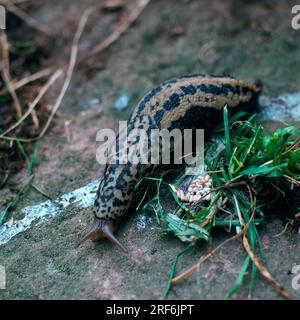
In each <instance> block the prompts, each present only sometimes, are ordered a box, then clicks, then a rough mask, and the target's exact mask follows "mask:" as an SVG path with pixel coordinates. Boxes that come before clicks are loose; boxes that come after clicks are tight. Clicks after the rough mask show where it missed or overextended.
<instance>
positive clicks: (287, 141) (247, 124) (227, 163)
mask: <svg viewBox="0 0 300 320" xmlns="http://www.w3.org/2000/svg"><path fill="white" fill-rule="evenodd" d="M241 116H245V114H244V113H243V114H237V115H235V116H234V117H232V118H231V119H229V118H228V113H227V108H226V107H225V108H224V121H223V125H222V126H221V127H219V128H218V129H217V130H216V135H215V138H214V139H213V141H212V143H211V144H210V146H209V148H208V149H207V150H206V152H205V165H206V170H207V172H208V173H209V174H210V175H211V177H212V181H213V189H212V190H211V201H210V203H208V204H207V206H205V207H203V202H202V203H201V204H202V205H201V206H200V202H199V203H196V204H193V205H185V203H183V202H181V201H180V200H179V199H178V197H177V195H176V192H174V189H175V188H174V186H175V187H179V185H180V182H181V181H182V180H183V179H184V174H182V175H181V176H179V177H177V178H176V179H174V181H172V183H169V182H167V181H166V179H165V174H166V173H162V174H161V176H160V178H148V179H146V180H147V181H148V183H147V186H146V187H147V191H148V190H149V187H150V186H151V185H153V184H155V186H156V189H155V190H156V191H155V195H154V196H153V197H152V198H151V200H150V201H148V202H147V203H146V204H145V205H144V208H145V209H148V210H151V211H154V212H155V214H156V217H157V220H158V222H159V225H160V226H161V228H162V229H163V230H165V231H169V232H172V233H174V234H175V235H176V236H177V237H178V238H179V239H180V240H182V241H184V242H188V243H189V244H188V246H187V247H186V248H185V249H183V250H182V251H181V252H179V254H178V255H177V256H176V258H175V261H174V264H173V267H172V272H171V275H170V279H169V282H168V285H167V289H166V292H165V295H164V296H165V297H166V296H167V294H168V292H169V289H170V287H171V281H172V279H173V277H174V274H175V271H176V263H177V261H178V259H179V256H181V255H182V254H183V253H185V252H186V251H187V250H189V249H190V248H191V247H192V246H191V244H193V243H195V242H196V241H197V240H200V239H204V240H206V241H211V240H212V239H211V238H212V236H211V230H212V228H214V227H224V228H226V229H227V230H232V227H235V231H236V233H237V234H236V235H235V236H234V237H233V238H234V239H235V238H238V236H239V234H240V235H241V236H244V237H246V240H244V241H246V242H247V243H248V244H249V247H247V243H246V242H244V246H246V247H247V248H245V249H246V251H247V253H248V254H249V252H250V251H251V252H252V253H253V254H254V255H255V257H257V256H259V255H260V252H259V247H260V239H259V233H258V231H257V225H258V224H260V223H261V222H262V221H263V220H264V217H265V215H266V214H267V212H268V210H272V205H274V203H277V201H279V199H281V198H282V197H287V194H291V193H292V192H299V186H300V132H299V131H297V130H296V128H295V127H291V126H289V127H284V128H282V129H279V130H277V131H276V132H274V133H273V134H272V135H266V134H265V133H264V129H263V127H262V126H261V125H259V124H258V123H257V122H256V116H255V115H252V116H251V117H250V118H249V119H248V120H239V119H240V118H241ZM162 185H167V186H168V188H169V192H170V194H171V195H172V197H173V199H174V201H175V202H176V205H177V209H176V210H175V211H173V212H168V211H167V210H165V209H164V207H163V206H162V204H161V196H160V192H161V186H162ZM139 186H140V184H138V185H137V187H138V188H139ZM146 193H147V192H146ZM144 198H145V197H143V199H142V201H144ZM286 200H288V198H286ZM140 206H141V203H140V204H139V206H138V207H140ZM296 212H297V208H295V213H296ZM286 218H287V219H289V218H290V220H292V219H291V217H286ZM245 243H246V244H245ZM251 252H250V254H251ZM259 268H260V267H259V265H258V264H257V265H255V263H254V261H253V259H250V256H249V255H247V257H246V259H245V262H244V264H243V266H242V268H241V272H240V274H239V275H238V277H237V279H236V282H235V283H234V285H233V287H232V289H231V290H230V292H229V293H228V295H227V298H230V297H232V295H233V294H235V293H236V292H237V290H238V289H239V288H240V286H241V284H242V283H243V282H244V277H245V275H246V274H247V273H248V272H249V269H250V270H251V280H250V283H249V288H250V290H251V288H252V287H253V285H254V282H255V276H256V274H257V269H259ZM260 271H261V270H260ZM265 277H266V278H268V276H266V275H265ZM270 278H271V276H270ZM269 280H270V279H269ZM270 282H272V280H270ZM273 284H274V283H273ZM275 287H276V285H275ZM279 291H280V290H279Z"/></svg>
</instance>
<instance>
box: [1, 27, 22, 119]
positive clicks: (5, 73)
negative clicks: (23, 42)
mask: <svg viewBox="0 0 300 320" xmlns="http://www.w3.org/2000/svg"><path fill="white" fill-rule="evenodd" d="M0 32H1V33H0V43H1V53H2V68H1V72H2V78H3V80H4V82H5V85H6V87H7V89H8V91H9V93H10V95H11V97H12V99H13V102H14V107H15V109H16V113H17V116H18V117H21V116H22V108H21V104H20V101H19V99H18V96H17V94H16V91H15V89H14V88H13V86H12V84H11V80H10V69H9V44H8V41H7V36H6V33H5V32H4V31H0Z"/></svg>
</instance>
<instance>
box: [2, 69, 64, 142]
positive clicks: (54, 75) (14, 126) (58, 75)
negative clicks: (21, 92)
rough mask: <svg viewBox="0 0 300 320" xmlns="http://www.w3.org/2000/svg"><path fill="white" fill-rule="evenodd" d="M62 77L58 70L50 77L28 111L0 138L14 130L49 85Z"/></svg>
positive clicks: (32, 109)
mask: <svg viewBox="0 0 300 320" xmlns="http://www.w3.org/2000/svg"><path fill="white" fill-rule="evenodd" d="M61 75H62V69H58V70H57V71H56V72H55V73H54V74H53V75H52V77H51V78H50V79H49V80H48V81H47V83H46V84H45V85H44V86H43V87H42V89H41V90H40V91H39V94H38V95H37V97H36V98H35V99H34V100H33V102H32V103H30V105H29V108H28V110H27V111H26V112H25V113H24V114H23V116H22V117H21V118H20V119H19V120H18V121H17V122H16V123H14V124H13V125H12V126H11V127H10V128H8V129H7V130H6V131H5V132H3V133H2V134H0V138H1V137H2V136H5V135H6V134H8V133H9V132H11V131H12V130H15V129H16V128H17V127H18V126H19V125H20V124H21V123H22V122H23V121H24V120H25V119H26V118H27V117H28V116H29V115H30V114H31V113H32V112H33V111H34V108H35V107H36V106H37V104H38V103H39V101H40V100H41V98H42V97H43V96H44V95H45V93H46V92H47V91H48V90H49V88H50V87H51V85H52V84H53V83H54V82H55V81H56V80H57V79H58V78H59V77H60V76H61Z"/></svg>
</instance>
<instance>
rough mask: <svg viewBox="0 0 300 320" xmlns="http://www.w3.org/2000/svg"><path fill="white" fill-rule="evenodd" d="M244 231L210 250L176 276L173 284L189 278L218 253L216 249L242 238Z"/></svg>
mask: <svg viewBox="0 0 300 320" xmlns="http://www.w3.org/2000/svg"><path fill="white" fill-rule="evenodd" d="M243 233H244V231H241V232H239V233H238V234H235V235H234V236H232V237H231V238H229V239H226V240H225V241H223V242H222V243H221V244H219V245H218V246H217V247H216V248H215V249H214V250H212V251H211V252H209V253H208V254H207V255H205V256H204V257H201V258H200V260H199V261H198V262H197V263H196V264H194V265H193V266H192V267H190V268H189V269H188V270H186V271H185V272H183V273H181V274H180V275H179V276H177V277H175V278H174V279H173V280H172V284H178V283H179V282H181V281H183V280H185V279H186V278H188V277H189V276H190V275H192V274H193V273H195V272H196V271H198V270H199V268H200V266H201V265H202V263H203V262H204V261H206V260H208V259H209V258H210V257H211V256H212V255H214V254H215V253H216V251H218V250H219V249H220V248H222V247H223V246H224V245H225V244H226V243H228V242H231V241H233V240H237V239H238V238H240V237H241V236H242V234H243Z"/></svg>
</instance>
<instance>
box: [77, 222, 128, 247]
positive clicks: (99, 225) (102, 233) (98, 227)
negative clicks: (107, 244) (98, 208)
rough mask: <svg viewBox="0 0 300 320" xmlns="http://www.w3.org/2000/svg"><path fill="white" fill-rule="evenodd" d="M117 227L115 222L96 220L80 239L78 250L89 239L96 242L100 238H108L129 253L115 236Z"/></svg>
mask: <svg viewBox="0 0 300 320" xmlns="http://www.w3.org/2000/svg"><path fill="white" fill-rule="evenodd" d="M115 225H116V224H115V221H109V220H104V219H98V218H96V219H95V223H94V225H93V226H92V228H91V229H90V230H89V231H88V232H87V233H86V234H85V235H84V236H83V237H82V238H80V239H79V241H78V242H77V244H76V248H78V247H79V246H80V245H81V244H82V243H83V242H85V241H86V240H89V239H91V240H93V241H95V240H97V239H98V238H108V239H109V240H110V241H112V242H113V243H114V244H116V245H117V246H118V247H119V248H120V249H122V250H123V251H125V252H127V249H126V247H125V246H124V245H123V244H122V243H121V242H120V241H119V240H118V239H117V238H116V237H115V236H114V234H113V231H114V229H115Z"/></svg>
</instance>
